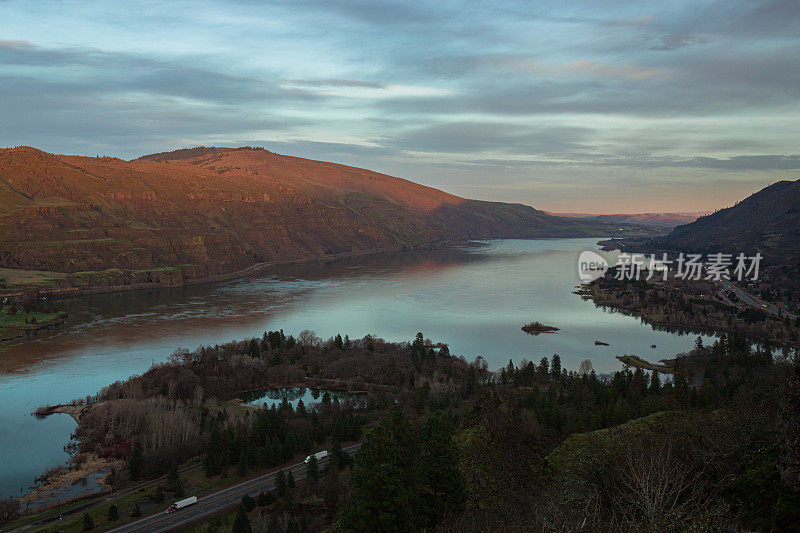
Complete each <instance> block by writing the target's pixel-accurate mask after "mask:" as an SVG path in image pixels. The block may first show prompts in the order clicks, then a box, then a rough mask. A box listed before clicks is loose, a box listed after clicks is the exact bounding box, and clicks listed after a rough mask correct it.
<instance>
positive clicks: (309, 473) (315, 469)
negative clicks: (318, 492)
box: [306, 455, 319, 485]
mask: <svg viewBox="0 0 800 533" xmlns="http://www.w3.org/2000/svg"><path fill="white" fill-rule="evenodd" d="M306 479H307V480H308V482H309V483H310V484H312V485H316V484H317V481H319V464H318V463H317V458H316V456H314V455H312V456H311V457H310V458H309V460H308V463H307V464H306Z"/></svg>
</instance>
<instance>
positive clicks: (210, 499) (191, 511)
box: [110, 443, 361, 533]
mask: <svg viewBox="0 0 800 533" xmlns="http://www.w3.org/2000/svg"><path fill="white" fill-rule="evenodd" d="M359 449H361V443H358V444H353V445H351V446H346V447H344V448H342V451H344V452H347V453H349V454H350V455H353V454H355V453H356V452H357V451H358V450H359ZM326 464H328V458H327V457H326V458H324V459H322V460H320V462H319V465H320V467H322V466H324V465H326ZM282 470H283V471H291V472H292V475H293V476H294V478H295V479H303V478H304V477H306V465H305V463H297V464H294V465H291V466H289V467H286V468H283V469H282ZM278 472H279V470H276V471H275V472H270V473H269V474H264V475H263V476H259V477H256V478H253V479H249V480H247V481H243V482H241V483H238V484H236V485H231V486H230V487H225V488H224V489H221V490H219V491H217V492H214V493H211V494H208V495H206V496H203V497H202V498H199V499H198V501H197V503H196V504H194V505H191V506H189V507H186V508H184V509H182V510H180V511H176V512H174V513H171V514H166V513H164V512H163V511H161V512H159V513H158V514H154V515H151V516H148V517H146V518H142V519H140V520H137V521H136V522H131V523H129V524H125V525H123V526H120V527H118V528H115V529H112V530H110V532H111V533H131V532H134V531H148V532H153V533H159V532H166V531H174V530H178V529H181V528H184V527H186V526H188V525H189V524H192V523H194V522H198V521H201V520H203V519H205V518H208V517H211V516H213V515H216V514H218V513H221V512H223V511H226V510H229V509H232V508H234V507H236V506H237V505H239V503H241V501H242V496H244V495H245V494H248V495H250V496H252V497H255V496H257V495H258V494H259V493H260V492H262V491H269V490H273V489H274V488H275V476H276V475H277V474H278ZM165 508H166V505H165Z"/></svg>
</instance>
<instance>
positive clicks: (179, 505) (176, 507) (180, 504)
mask: <svg viewBox="0 0 800 533" xmlns="http://www.w3.org/2000/svg"><path fill="white" fill-rule="evenodd" d="M195 503H197V496H189V497H188V498H184V499H183V500H180V501H177V502H175V503H173V504H172V505H170V506H169V507H167V510H166V511H164V512H165V513H167V514H169V513H174V512H175V511H180V510H181V509H183V508H184V507H188V506H190V505H194V504H195Z"/></svg>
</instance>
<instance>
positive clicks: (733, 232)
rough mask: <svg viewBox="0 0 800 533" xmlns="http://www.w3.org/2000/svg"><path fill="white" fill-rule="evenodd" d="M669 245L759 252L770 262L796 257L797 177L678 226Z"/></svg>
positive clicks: (799, 222)
mask: <svg viewBox="0 0 800 533" xmlns="http://www.w3.org/2000/svg"><path fill="white" fill-rule="evenodd" d="M665 242H666V243H667V244H668V245H669V246H673V247H676V248H680V249H694V250H698V251H719V252H725V253H732V254H734V255H735V254H738V253H739V252H745V253H753V252H760V253H761V254H762V255H764V256H765V257H767V258H768V259H769V260H770V261H771V262H773V263H781V264H794V265H796V264H797V261H798V260H800V180H797V181H779V182H777V183H774V184H772V185H770V186H769V187H766V188H764V189H762V190H760V191H759V192H757V193H755V194H753V195H751V196H749V197H747V198H745V199H744V200H742V201H741V202H739V203H737V204H736V205H735V206H733V207H729V208H727V209H722V210H720V211H717V212H716V213H713V214H711V215H708V216H705V217H701V218H699V219H697V220H696V221H695V222H692V223H691V224H686V225H683V226H678V227H677V228H675V229H674V230H673V231H672V232H671V233H670V234H669V235H667V236H666V237H665Z"/></svg>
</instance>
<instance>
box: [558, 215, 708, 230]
mask: <svg viewBox="0 0 800 533" xmlns="http://www.w3.org/2000/svg"><path fill="white" fill-rule="evenodd" d="M550 214H551V215H555V216H562V217H571V218H590V219H593V220H602V221H604V222H611V223H615V224H617V223H624V224H640V225H643V226H655V227H660V228H674V227H675V226H680V225H682V224H688V223H690V222H694V221H695V220H697V219H698V218H699V217H701V216H704V215H707V214H708V212H698V213H617V214H614V215H593V214H588V213H550Z"/></svg>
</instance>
